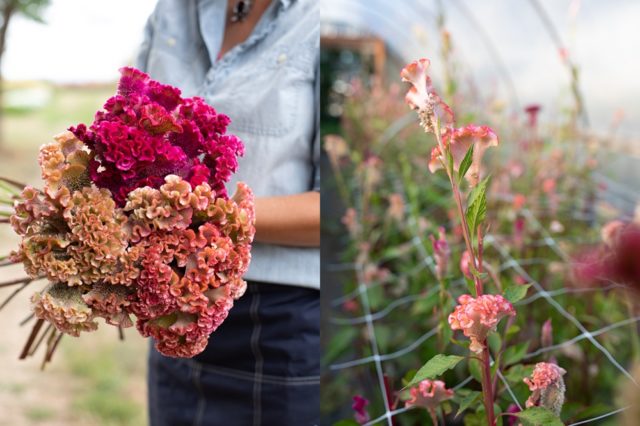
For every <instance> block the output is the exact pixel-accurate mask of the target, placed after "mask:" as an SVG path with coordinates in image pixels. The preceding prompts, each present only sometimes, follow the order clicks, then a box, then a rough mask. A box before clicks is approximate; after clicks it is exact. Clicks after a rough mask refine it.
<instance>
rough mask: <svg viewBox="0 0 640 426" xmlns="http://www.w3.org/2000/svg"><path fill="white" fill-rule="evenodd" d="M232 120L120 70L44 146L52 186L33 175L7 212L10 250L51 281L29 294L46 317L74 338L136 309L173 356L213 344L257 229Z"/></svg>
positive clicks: (145, 330)
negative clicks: (231, 189) (89, 110)
mask: <svg viewBox="0 0 640 426" xmlns="http://www.w3.org/2000/svg"><path fill="white" fill-rule="evenodd" d="M228 123H229V119H228V118H227V117H226V116H224V115H221V114H217V113H216V112H215V110H214V109H213V108H211V107H210V106H208V105H206V104H205V103H204V101H203V100H202V99H199V98H192V99H182V98H180V92H179V91H178V90H177V89H174V88H172V87H169V86H164V85H161V84H159V83H157V82H155V81H152V80H150V79H149V78H148V76H147V75H146V74H143V73H141V72H139V71H137V70H134V69H130V68H126V69H123V71H122V78H121V80H120V85H119V89H118V94H117V95H116V96H114V97H113V98H111V99H109V101H107V103H106V105H105V111H101V112H98V113H97V114H96V119H95V121H94V123H93V124H92V125H91V127H90V128H89V129H87V128H86V127H85V126H83V125H80V126H78V127H77V128H75V129H73V132H65V133H63V134H61V135H58V136H57V137H56V138H55V142H53V143H51V144H48V145H45V146H43V147H42V148H41V150H40V156H39V162H40V167H41V170H42V178H43V180H44V183H45V185H44V188H43V190H38V189H35V188H32V187H26V188H25V189H24V191H23V192H22V194H21V196H20V197H18V200H17V201H16V202H15V206H14V207H15V213H14V214H13V215H12V216H11V218H10V222H11V225H12V226H13V228H14V230H15V231H16V233H17V234H18V235H19V236H20V237H21V242H20V246H19V248H18V250H17V251H15V252H14V253H12V260H13V261H15V262H20V263H22V264H23V265H24V268H25V270H26V272H27V273H28V274H29V275H30V276H32V277H40V276H43V277H46V278H47V279H48V280H49V281H50V284H49V286H48V287H47V288H45V290H44V291H42V292H38V293H36V294H35V295H34V296H33V298H32V302H33V308H34V311H35V315H36V316H37V317H38V318H40V319H44V320H47V321H49V322H50V323H51V324H53V325H54V326H55V327H56V328H57V329H58V330H59V331H61V332H63V333H67V334H71V335H74V336H78V335H79V334H80V332H82V331H92V330H95V329H96V327H97V322H95V319H96V318H104V319H105V321H106V322H107V323H108V324H111V325H115V326H119V327H123V328H125V327H131V326H133V324H134V321H133V317H135V320H136V323H135V324H136V326H137V328H138V330H139V332H140V333H141V334H142V335H143V336H146V337H149V336H150V337H153V338H154V339H155V341H156V347H157V349H158V350H159V351H160V352H162V353H163V354H165V355H167V356H177V357H191V356H194V355H196V354H198V353H200V352H201V351H202V350H203V349H204V348H205V347H206V345H207V342H208V338H209V335H210V334H211V333H212V332H213V331H214V330H215V329H216V328H217V327H218V326H219V325H220V324H221V323H222V322H223V321H224V319H225V318H226V317H227V315H228V313H229V310H230V309H231V307H232V306H233V302H234V300H236V299H238V298H239V297H240V296H242V294H243V293H244V291H245V289H246V282H245V281H244V280H243V279H242V276H243V275H244V273H245V272H246V271H247V268H248V267H249V262H250V260H251V252H250V251H251V243H252V241H253V235H254V233H255V228H254V222H255V218H254V208H253V193H252V192H251V190H250V188H249V187H248V186H246V185H245V184H243V183H238V185H237V191H236V193H235V195H234V196H233V197H232V198H229V197H228V196H227V193H226V189H225V187H224V183H225V182H226V181H227V180H228V179H229V178H230V176H231V173H233V172H234V171H235V170H236V168H237V158H236V157H237V156H238V155H239V154H241V152H242V144H241V143H240V141H239V140H237V139H236V138H235V137H233V136H230V135H225V131H226V126H227V124H228ZM76 135H77V137H76Z"/></svg>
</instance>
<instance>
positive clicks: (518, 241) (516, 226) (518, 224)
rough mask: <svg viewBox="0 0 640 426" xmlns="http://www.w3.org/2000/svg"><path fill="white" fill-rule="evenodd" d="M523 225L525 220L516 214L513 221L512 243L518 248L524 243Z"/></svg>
mask: <svg viewBox="0 0 640 426" xmlns="http://www.w3.org/2000/svg"><path fill="white" fill-rule="evenodd" d="M525 225H526V221H525V220H524V218H523V217H522V216H518V217H517V218H516V220H515V221H514V222H513V244H514V246H515V247H516V248H517V249H518V250H521V249H522V246H523V245H524V233H525Z"/></svg>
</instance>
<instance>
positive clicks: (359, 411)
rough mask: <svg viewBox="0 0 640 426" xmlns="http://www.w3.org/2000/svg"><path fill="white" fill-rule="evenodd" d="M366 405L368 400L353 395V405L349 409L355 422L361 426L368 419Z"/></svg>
mask: <svg viewBox="0 0 640 426" xmlns="http://www.w3.org/2000/svg"><path fill="white" fill-rule="evenodd" d="M367 405H369V400H368V399H367V398H365V397H363V396H360V395H355V396H354V397H353V404H352V405H351V408H352V409H353V417H354V418H355V419H356V422H358V423H359V424H361V425H363V424H365V423H367V422H368V421H369V419H370V417H369V413H368V412H367Z"/></svg>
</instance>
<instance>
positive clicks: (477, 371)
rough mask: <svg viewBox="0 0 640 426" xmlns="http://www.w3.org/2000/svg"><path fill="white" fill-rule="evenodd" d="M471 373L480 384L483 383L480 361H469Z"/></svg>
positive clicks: (472, 359) (474, 359)
mask: <svg viewBox="0 0 640 426" xmlns="http://www.w3.org/2000/svg"><path fill="white" fill-rule="evenodd" d="M469 373H471V375H472V376H473V378H474V379H476V381H477V382H478V383H482V363H481V362H480V360H479V359H476V358H471V359H470V360H469Z"/></svg>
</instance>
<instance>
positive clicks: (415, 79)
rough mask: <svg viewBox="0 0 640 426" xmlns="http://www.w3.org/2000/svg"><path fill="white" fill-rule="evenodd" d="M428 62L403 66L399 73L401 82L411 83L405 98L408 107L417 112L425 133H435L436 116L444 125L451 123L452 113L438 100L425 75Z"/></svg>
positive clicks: (426, 60)
mask: <svg viewBox="0 0 640 426" xmlns="http://www.w3.org/2000/svg"><path fill="white" fill-rule="evenodd" d="M429 65H430V62H429V60H428V59H419V60H417V61H413V62H412V63H410V64H409V65H407V66H405V67H404V68H403V69H402V71H401V72H400V77H402V81H406V82H408V83H411V88H410V89H409V91H408V92H407V95H406V96H405V101H406V102H407V103H408V104H409V106H410V107H411V108H413V109H415V110H417V111H418V116H419V117H420V125H421V126H422V127H423V128H424V129H425V131H426V132H433V131H435V119H436V116H437V118H439V119H440V120H443V121H444V124H451V123H453V111H452V110H451V108H449V106H448V105H447V104H446V103H444V102H443V101H442V99H440V97H439V96H438V94H437V93H436V92H435V91H434V90H433V86H432V85H431V78H430V77H429V75H428V74H427V69H428V68H429Z"/></svg>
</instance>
